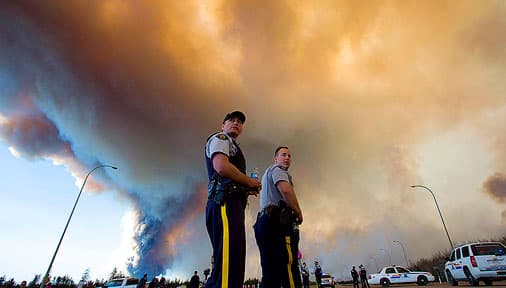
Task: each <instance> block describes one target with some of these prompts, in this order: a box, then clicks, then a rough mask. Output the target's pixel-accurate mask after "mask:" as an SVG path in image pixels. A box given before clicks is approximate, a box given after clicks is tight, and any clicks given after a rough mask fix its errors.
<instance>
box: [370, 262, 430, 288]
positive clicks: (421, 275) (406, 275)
mask: <svg viewBox="0 0 506 288" xmlns="http://www.w3.org/2000/svg"><path fill="white" fill-rule="evenodd" d="M433 281H434V276H433V275H432V274H430V273H429V272H417V271H409V270H408V269H406V268H404V267H401V266H387V267H383V269H381V271H380V272H379V273H374V274H369V277H368V282H369V284H373V285H374V284H376V285H378V284H379V285H381V286H383V287H388V286H390V284H401V283H416V284H418V285H420V286H423V285H427V283H428V282H433Z"/></svg>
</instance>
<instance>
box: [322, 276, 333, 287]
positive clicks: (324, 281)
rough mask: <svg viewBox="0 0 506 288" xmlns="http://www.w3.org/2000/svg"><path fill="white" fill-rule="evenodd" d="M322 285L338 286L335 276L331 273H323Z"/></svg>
mask: <svg viewBox="0 0 506 288" xmlns="http://www.w3.org/2000/svg"><path fill="white" fill-rule="evenodd" d="M322 287H331V288H334V287H336V284H335V282H334V277H332V275H330V274H323V275H322Z"/></svg>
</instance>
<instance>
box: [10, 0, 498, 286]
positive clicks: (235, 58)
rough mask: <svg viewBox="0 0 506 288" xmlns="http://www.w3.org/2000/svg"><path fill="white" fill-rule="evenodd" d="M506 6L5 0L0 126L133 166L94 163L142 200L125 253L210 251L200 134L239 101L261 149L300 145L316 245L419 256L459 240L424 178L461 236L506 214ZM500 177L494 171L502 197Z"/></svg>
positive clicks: (22, 148)
mask: <svg viewBox="0 0 506 288" xmlns="http://www.w3.org/2000/svg"><path fill="white" fill-rule="evenodd" d="M505 15H506V7H505V6H504V3H503V2H502V1H487V2H479V3H478V2H452V1H448V2H447V1H423V2H422V1H389V2H363V3H361V2H357V1H338V2H332V1H330V2H322V1H318V2H297V3H294V2H293V1H272V2H265V3H262V5H258V4H255V5H252V4H250V3H249V2H247V1H246V2H244V1H206V2H202V1H150V2H149V4H145V3H144V2H139V1H79V0H78V1H71V2H69V1H63V0H61V1H50V2H37V1H30V2H27V1H21V2H20V1H1V2H0V27H1V28H0V55H1V56H0V139H2V140H3V141H5V142H6V143H8V144H9V146H11V148H12V151H15V152H16V153H19V155H20V156H21V157H27V158H31V159H36V158H37V157H41V158H45V159H53V160H55V161H56V162H58V163H63V164H65V165H67V166H68V167H69V170H70V171H71V173H74V174H76V176H77V177H78V178H82V175H83V173H84V172H85V171H88V170H89V169H90V168H93V167H94V166H95V165H96V164H97V163H111V164H114V165H117V166H119V167H120V170H118V171H121V172H120V173H115V174H114V175H109V174H107V173H104V174H103V175H102V176H101V177H100V178H98V179H99V182H100V183H99V184H101V185H103V186H108V187H109V188H112V189H115V190H116V191H118V192H119V193H120V194H121V195H122V196H124V197H125V198H126V199H129V200H130V201H131V203H132V205H133V207H134V208H135V209H136V211H137V221H138V223H137V224H136V235H135V240H136V243H137V244H136V247H134V248H135V251H136V254H135V255H132V257H131V258H130V259H129V260H128V261H129V262H128V265H129V271H130V272H131V273H132V274H134V275H142V274H143V273H149V274H150V275H154V274H159V273H163V272H164V271H166V269H169V270H170V269H171V268H173V263H174V261H176V259H178V257H179V258H181V257H180V256H181V255H182V254H185V253H186V254H185V255H186V256H187V257H185V258H186V259H190V260H188V261H191V263H190V262H188V263H185V264H186V265H187V267H191V268H188V269H191V270H190V271H193V267H197V266H199V267H207V266H208V263H209V259H210V246H208V244H202V243H209V242H208V240H207V235H206V232H205V227H204V223H203V215H202V213H203V210H204V203H205V198H206V195H205V186H206V181H207V180H206V175H205V170H204V164H203V145H204V143H203V142H204V140H205V139H206V137H207V136H208V135H209V134H210V133H212V132H213V131H216V130H217V129H219V128H220V123H221V119H223V116H224V115H225V113H226V112H229V111H231V110H236V109H241V110H243V111H244V112H245V113H246V115H247V118H248V120H247V122H246V126H245V131H244V135H242V136H241V138H240V142H241V143H242V144H241V145H243V148H244V150H245V153H246V157H247V160H248V167H249V168H253V167H259V168H264V167H266V166H267V165H269V163H270V162H271V161H272V153H273V150H274V149H275V147H276V146H278V145H280V144H283V145H288V146H289V147H290V148H291V150H292V153H293V156H294V164H293V168H292V173H293V175H294V180H295V183H296V191H297V193H298V195H299V198H300V199H299V200H300V203H301V206H302V209H303V212H304V214H305V217H304V218H305V223H304V224H303V225H302V227H301V231H302V241H301V250H302V253H303V256H304V259H306V260H307V259H312V258H319V260H320V262H321V263H322V264H323V266H324V269H325V270H326V271H329V272H339V271H347V270H348V268H347V267H342V266H340V264H337V263H336V262H337V261H336V260H335V259H340V261H341V263H346V265H348V264H349V263H353V264H359V263H355V262H353V261H362V262H364V263H363V264H367V265H371V264H372V263H373V262H371V259H376V258H377V256H378V255H377V254H378V248H388V249H390V250H392V251H397V248H398V247H396V246H392V242H393V240H401V241H403V243H405V245H406V246H407V247H406V248H407V249H409V251H410V256H411V257H412V258H413V259H415V258H416V257H421V256H426V255H431V254H432V253H434V250H436V251H437V250H442V249H445V248H446V244H447V243H446V239H445V235H444V233H441V224H440V223H439V217H438V216H437V214H436V211H434V209H435V208H434V204H433V203H432V202H431V201H432V199H431V198H430V197H431V196H430V195H428V193H427V192H426V191H423V190H418V189H411V188H410V185H413V184H427V183H422V182H429V183H430V184H432V185H433V186H431V187H432V188H434V190H435V192H436V194H437V195H438V198H439V200H440V201H441V203H440V204H441V208H442V209H443V210H444V214H445V217H446V219H447V222H448V226H449V230H450V232H452V234H453V236H454V238H455V240H456V241H466V240H469V239H470V238H471V239H476V238H483V235H491V236H493V235H496V234H497V233H498V232H497V231H504V229H503V228H504V223H505V222H504V220H503V222H501V219H496V220H495V221H489V220H490V219H488V218H484V217H486V216H484V215H487V213H485V212H484V211H489V209H491V208H490V205H489V203H488V202H485V201H481V199H480V197H481V196H480V195H482V194H481V193H480V192H479V188H476V187H480V185H481V183H482V182H483V180H484V179H485V178H486V177H487V175H491V172H490V170H491V169H492V170H493V171H492V173H495V172H496V173H499V174H496V175H504V173H506V171H505V170H504V169H506V167H505V166H504V164H501V163H506V161H504V157H505V155H504V145H497V143H504V136H503V135H504V131H506V124H505V123H506V121H504V119H505V115H506V99H505V95H506V83H505V82H504V79H506V50H505V49H504V47H506V38H505V37H504V35H505V34H506V17H505ZM469 135H470V136H469ZM485 136H486V137H485ZM466 137H467V138H466ZM448 147H451V148H448ZM484 159H485V160H484ZM486 159H492V160H487V161H489V162H487V161H486ZM480 163H482V164H480ZM478 164H480V165H482V166H479V169H478V168H476V167H478ZM490 167H493V168H490ZM466 168H468V170H466ZM501 179H502V180H501ZM501 181H502V182H501ZM503 182H504V177H503V176H500V177H499V178H497V177H496V178H493V177H492V178H490V179H489V180H487V181H486V182H485V183H486V184H485V186H484V187H485V190H486V191H488V192H487V193H489V195H493V196H494V197H495V199H497V200H498V202H499V203H504V200H503V199H504V188H501V187H503V186H504V185H503V184H504V183H503ZM427 185H429V184H427ZM501 185H503V186H501ZM99 188H100V187H97V189H99ZM99 190H100V189H99ZM499 199H502V200H499ZM468 202H472V203H473V207H474V210H473V212H475V214H470V215H461V213H460V211H461V209H460V207H462V206H464V205H465V204H466V203H468ZM257 208H258V200H257V199H255V198H253V199H251V201H250V206H249V207H248V208H247V214H248V217H247V225H248V226H247V227H251V225H252V223H253V222H254V217H255V214H256V212H257ZM494 209H498V211H500V210H499V209H501V208H499V206H497V207H494ZM482 212H483V213H482ZM503 214H504V213H503ZM503 218H504V215H503ZM249 230H251V229H248V264H247V265H248V269H247V273H249V274H248V275H247V276H252V277H253V276H258V275H257V274H258V268H257V267H258V254H257V252H256V245H255V243H254V239H253V237H252V234H251V231H249ZM427 235H431V237H427ZM432 236H434V237H432ZM188 246H192V247H194V249H181V247H188ZM394 249H395V250H394ZM397 252H398V251H397ZM190 256H192V257H190ZM393 256H395V255H393ZM367 262H369V263H367ZM380 262H381V261H380Z"/></svg>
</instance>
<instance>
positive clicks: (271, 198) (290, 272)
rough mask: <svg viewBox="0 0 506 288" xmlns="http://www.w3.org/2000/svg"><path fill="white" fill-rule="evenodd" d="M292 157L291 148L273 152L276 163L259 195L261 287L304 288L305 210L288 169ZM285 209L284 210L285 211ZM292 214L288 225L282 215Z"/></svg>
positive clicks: (256, 229) (258, 219) (257, 236)
mask: <svg viewBox="0 0 506 288" xmlns="http://www.w3.org/2000/svg"><path fill="white" fill-rule="evenodd" d="M291 162H292V155H291V154H290V150H288V147H285V146H282V147H278V148H277V149H276V151H275V153H274V164H272V165H271V166H270V167H269V168H267V170H266V171H265V173H264V175H263V177H262V191H261V192H260V212H259V213H258V217H257V221H256V223H255V225H254V226H253V228H254V230H255V238H256V241H257V245H258V248H259V250H260V263H261V265H262V283H261V285H260V287H265V288H277V287H290V288H291V287H297V288H299V287H301V286H302V285H301V279H300V278H301V277H300V271H299V266H298V263H297V254H298V245H299V230H298V228H297V226H296V225H298V224H301V223H302V211H301V209H300V207H299V203H298V201H297V197H296V195H295V191H294V190H293V182H292V176H291V175H290V174H289V173H288V168H289V167H290V164H291ZM283 207H284V208H283ZM286 211H289V212H290V213H292V218H291V221H289V223H288V225H286V221H282V218H285V220H286V217H282V215H286V213H285V212H286Z"/></svg>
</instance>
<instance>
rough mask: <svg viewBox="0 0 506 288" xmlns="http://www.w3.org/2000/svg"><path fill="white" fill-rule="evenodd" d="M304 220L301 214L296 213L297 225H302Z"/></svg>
mask: <svg viewBox="0 0 506 288" xmlns="http://www.w3.org/2000/svg"><path fill="white" fill-rule="evenodd" d="M303 220H304V218H303V217H302V212H299V213H297V225H300V224H302V221H303Z"/></svg>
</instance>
